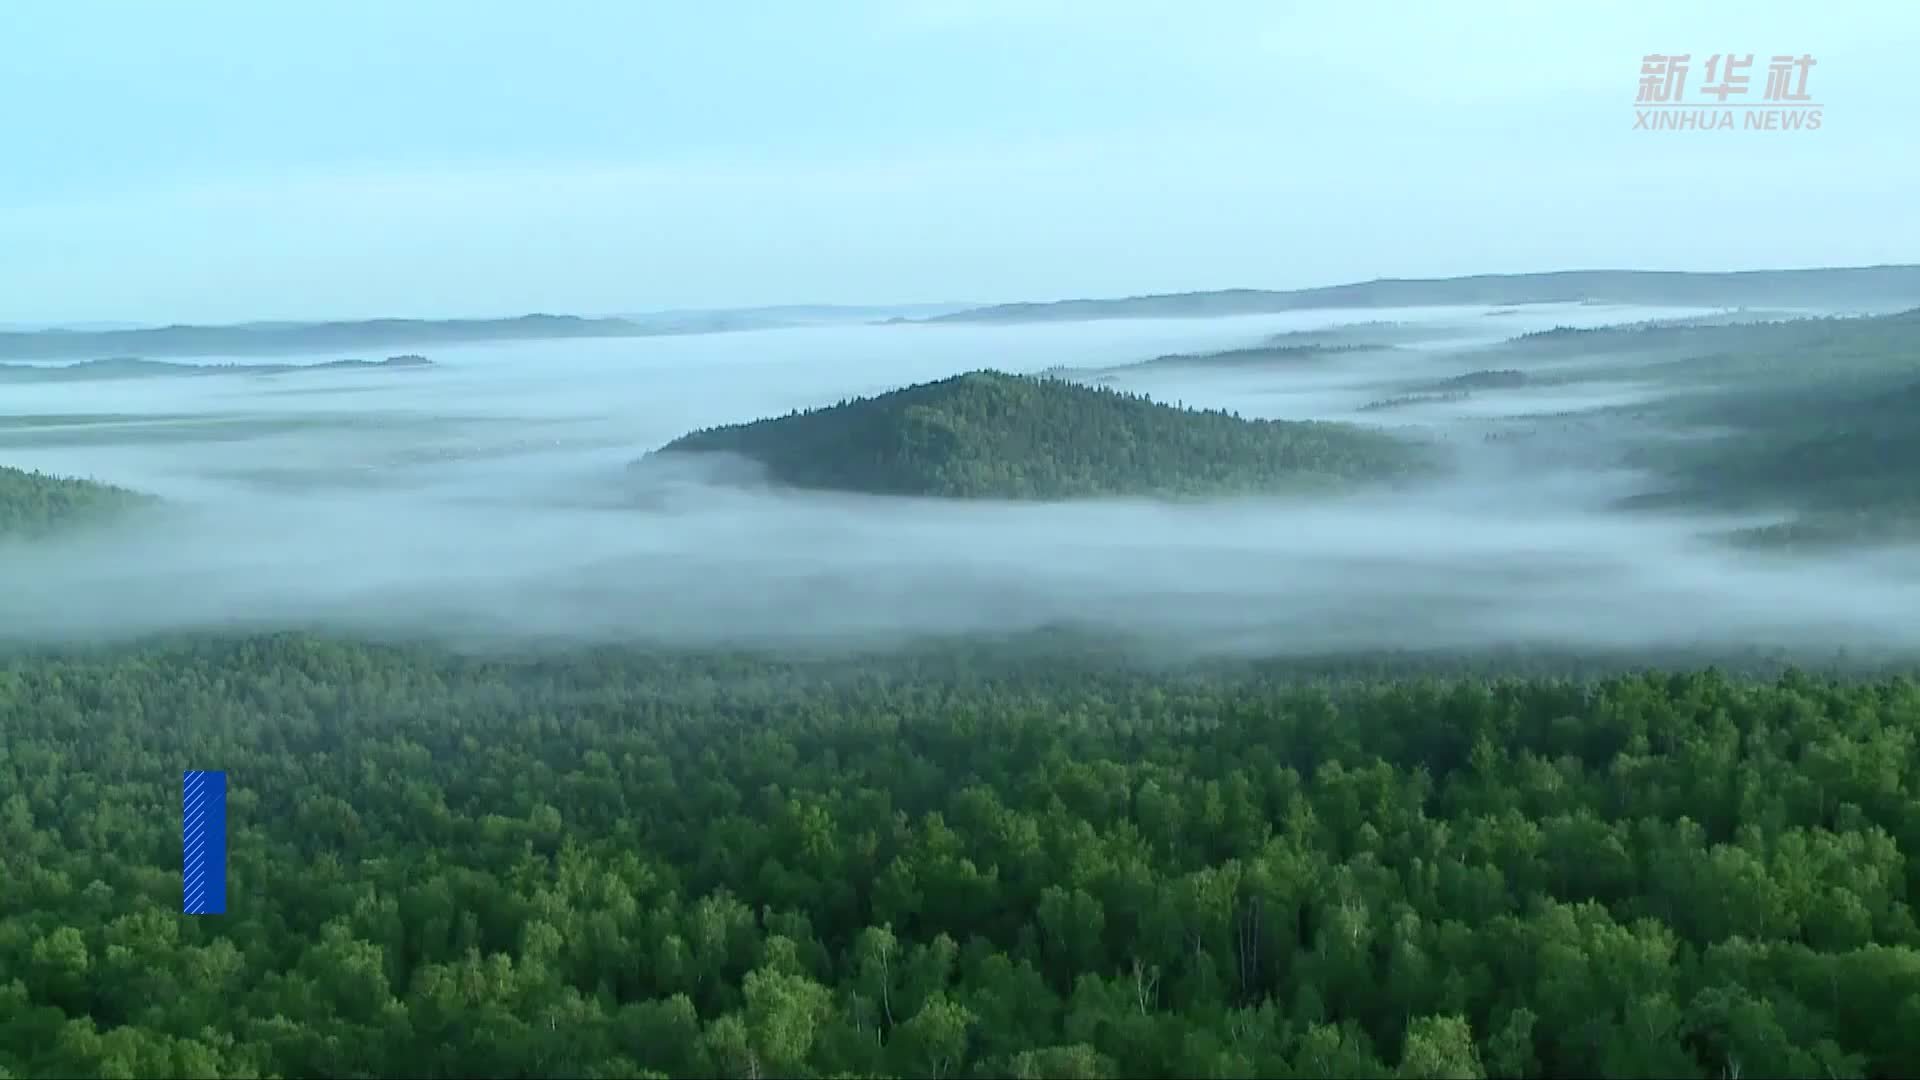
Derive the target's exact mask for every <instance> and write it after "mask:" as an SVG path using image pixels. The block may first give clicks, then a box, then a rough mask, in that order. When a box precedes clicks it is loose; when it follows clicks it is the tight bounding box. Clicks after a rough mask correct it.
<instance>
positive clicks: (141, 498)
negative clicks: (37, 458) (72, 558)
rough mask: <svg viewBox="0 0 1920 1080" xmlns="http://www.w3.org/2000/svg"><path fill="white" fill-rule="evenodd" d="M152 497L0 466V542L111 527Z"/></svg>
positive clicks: (85, 481)
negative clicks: (108, 523)
mask: <svg viewBox="0 0 1920 1080" xmlns="http://www.w3.org/2000/svg"><path fill="white" fill-rule="evenodd" d="M152 501H153V500H152V497H151V496H148V495H142V494H139V493H138V492H133V491H128V490H127V489H125V488H119V487H114V486H112V485H110V484H100V483H95V482H94V481H91V480H75V479H71V478H69V477H64V476H48V475H46V474H45V473H38V472H27V471H25V470H22V469H14V468H9V467H7V466H4V465H0V540H8V539H35V538H39V537H44V536H49V535H52V534H54V533H58V532H61V531H64V530H67V529H72V528H78V527H82V526H86V525H93V524H100V523H103V522H105V521H109V520H111V519H113V518H114V517H116V516H118V515H119V514H122V513H125V512H127V511H129V510H132V509H134V508H136V507H139V506H144V505H148V504H150V503H151V502H152Z"/></svg>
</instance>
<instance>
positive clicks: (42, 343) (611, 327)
mask: <svg viewBox="0 0 1920 1080" xmlns="http://www.w3.org/2000/svg"><path fill="white" fill-rule="evenodd" d="M676 332H683V331H676V330H673V329H671V328H668V327H647V326H642V325H640V324H638V323H635V322H631V321H629V320H626V319H583V318H580V317H578V316H575V315H522V316H520V317H519V318H516V319H438V320H436V319H366V320H362V321H358V322H316V323H297V322H264V323H240V324H236V325H231V326H160V327H152V328H148V329H140V330H92V331H85V330H35V331H26V332H14V333H0V360H85V359H94V358H98V357H115V356H260V355H266V354H272V353H298V352H357V351H360V350H363V349H374V348H389V347H396V346H397V347H408V346H413V347H417V346H422V345H451V344H465V343H473V342H481V341H516V340H518V341H528V340H540V339H549V338H595V337H601V338H604V337H643V336H646V335H650V334H668V333H676Z"/></svg>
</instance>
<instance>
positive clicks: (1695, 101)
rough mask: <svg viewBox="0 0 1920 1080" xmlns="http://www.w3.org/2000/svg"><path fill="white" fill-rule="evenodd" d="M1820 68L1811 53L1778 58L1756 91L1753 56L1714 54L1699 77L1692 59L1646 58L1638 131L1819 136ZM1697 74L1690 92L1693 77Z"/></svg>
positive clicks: (1636, 105)
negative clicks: (1813, 82)
mask: <svg viewBox="0 0 1920 1080" xmlns="http://www.w3.org/2000/svg"><path fill="white" fill-rule="evenodd" d="M1816 63H1817V61H1815V60H1814V58H1813V57H1812V56H1810V55H1808V54H1805V53H1802V54H1801V55H1799V56H1792V55H1787V54H1777V55H1775V56H1773V57H1772V58H1771V59H1769V60H1768V61H1767V69H1766V78H1765V80H1764V81H1762V82H1761V83H1760V84H1759V86H1758V87H1757V88H1756V87H1755V85H1754V75H1755V73H1754V71H1753V66H1754V54H1753V53H1714V54H1713V55H1711V56H1708V57H1707V58H1706V59H1705V60H1704V61H1702V62H1701V63H1700V64H1699V65H1698V68H1697V72H1696V66H1695V64H1694V59H1693V54H1692V53H1648V54H1647V55H1646V56H1643V57H1641V58H1640V92H1639V93H1638V94H1636V95H1635V96H1634V99H1633V129H1634V130H1635V131H1818V130H1820V121H1821V113H1822V109H1823V108H1824V106H1822V105H1821V104H1820V103H1819V102H1817V101H1815V100H1814V98H1813V95H1812V94H1810V93H1808V91H1807V78H1808V75H1809V74H1810V73H1811V72H1812V71H1813V68H1814V65H1815V64H1816ZM1696 74H1697V78H1698V81H1697V82H1695V83H1694V85H1693V86H1692V87H1689V86H1688V82H1689V76H1692V75H1696ZM1756 89H1757V91H1758V93H1757V95H1756V93H1755V91H1756Z"/></svg>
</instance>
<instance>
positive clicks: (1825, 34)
mask: <svg viewBox="0 0 1920 1080" xmlns="http://www.w3.org/2000/svg"><path fill="white" fill-rule="evenodd" d="M1683 9H1684V10H1683ZM1915 42H1920V5H1914V4H1912V3H1910V2H1904V0H1903V2H1897V3H1885V4H1873V3H1849V4H1844V5H1842V4H1831V3H1827V4H1812V3H1794V4H1763V3H1759V2H1757V0H1744V2H1696V3H1690V4H1685V5H1682V4H1675V3H1672V2H1671V0H1661V2H1651V0H1649V2H1644V3H1623V2H1611V3H1590V4H1583V3H1574V2H1567V3H1521V2H1512V3H1496V2H1484V3H1476V2H1464V0H1449V2H1445V3H1425V2H1419V3H1416V2H1414V0H1407V2H1404V3H1363V2H1358V0H1327V2H1325V3H1319V4H1290V3H1282V2H1276V0H1269V2H1246V3H1202V2H1194V3H1176V2H1169V3H1165V4H1140V3H1121V2H1115V0H1107V2H1087V3H1062V2H1048V0H1021V2H1012V0H983V2H979V3H962V2H960V0H947V2H873V3H827V2H821V3H807V4H801V3H790V4H789V3H778V4H776V3H770V2H769V3H758V4H750V3H718V2H700V3H694V2H685V3H646V2H640V0H632V2H611V0H609V2H597V3H596V2H588V0H548V2H546V3H540V4H533V3H527V2H525V0H519V2H493V0H333V2H329V3H314V4H295V3H291V2H289V3H277V2H275V3H261V2H258V0H254V2H240V0H231V2H215V0H169V2H166V3H159V2H148V0H121V2H106V0H7V2H6V3H4V4H0V323H6V322H38V321H58V320H120V319H125V320H135V321H175V320H177V321H236V320H243V319H251V318H319V317H358V316H371V315H419V316H446V315H493V314H513V313H520V312H525V311H532V310H541V311H574V312H607V311H634V310H645V309H649V308H664V307H685V306H728V305H750V304H768V303H787V302H902V301H931V300H982V301H990V300H1005V299H1050V298H1058V297H1067V296H1091V295H1125V294H1130V293H1140V292H1158V291H1173V290H1185V289H1202V288H1218V287H1230V286H1258V287H1291V286H1300V285H1313V284H1323V283H1331V282H1336V281H1344V280H1353V279H1363V278H1368V277H1376V276H1428V275H1445V274H1456V273H1475V272H1488V271H1519V270H1540V269H1554V268H1565V267H1598V266H1604V267H1648V268H1677V269H1696V268H1697V269H1721V268H1739V267H1749V266H1806V265H1823V264H1824V265H1832V264H1858V263H1873V262H1908V261H1920V214H1916V213H1915V212H1914V210H1913V206H1914V192H1916V191H1920V137H1917V136H1916V135H1915V130H1916V129H1915V127H1914V121H1913V119H1912V118H1913V116H1914V115H1916V105H1920V82H1916V78H1920V77H1916V76H1913V75H1912V74H1910V72H1911V71H1912V62H1913V60H1914V59H1915V57H1914V56H1913V50H1914V43H1915ZM1689 50H1690V51H1692V52H1693V53H1695V54H1696V58H1697V59H1698V60H1701V61H1703V60H1704V57H1705V55H1706V54H1709V53H1713V52H1719V51H1733V52H1741V53H1745V52H1753V53H1756V54H1760V61H1759V65H1758V66H1757V67H1756V76H1755V87H1756V89H1757V87H1758V85H1759V84H1760V83H1761V82H1762V81H1764V73H1763V71H1762V70H1761V69H1762V68H1764V64H1765V56H1766V55H1768V54H1771V53H1774V52H1793V53H1802V52H1805V53H1810V54H1812V55H1813V56H1814V57H1815V58H1816V59H1817V61H1818V64H1817V66H1816V68H1815V69H1814V71H1813V73H1812V77H1811V80H1810V84H1809V85H1810V89H1811V90H1812V92H1813V95H1814V96H1815V97H1816V98H1818V99H1820V100H1821V101H1822V102H1823V103H1824V104H1825V105H1826V110H1825V113H1824V117H1823V126H1822V129H1821V130H1820V131H1818V132H1804V131H1802V132H1739V131H1736V132H1706V133H1702V132H1659V133H1649V132H1644V131H1638V132H1637V131H1633V130H1632V122H1633V104H1632V102H1633V94H1634V90H1635V86H1636V82H1637V79H1638V68H1639V61H1640V57H1641V56H1642V54H1644V53H1648V52H1654V51H1676V52H1677V51H1689ZM1696 74H1697V73H1696Z"/></svg>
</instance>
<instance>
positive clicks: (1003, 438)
mask: <svg viewBox="0 0 1920 1080" xmlns="http://www.w3.org/2000/svg"><path fill="white" fill-rule="evenodd" d="M704 454H712V455H723V456H728V457H732V458H744V459H746V460H747V461H749V462H751V463H753V464H754V465H755V466H757V467H758V468H759V469H760V470H763V471H764V474H765V476H766V477H767V478H768V479H770V480H772V481H774V482H776V483H780V484H785V485H789V486H794V487H802V488H815V489H825V490H839V491H852V492H862V493H867V494H881V495H926V496H942V497H956V498H1006V499H1069V498H1079V497H1088V496H1100V495H1156V496H1178V495H1215V494H1240V493H1257V492H1279V491H1288V490H1303V489H1324V488H1328V487H1338V486H1343V485H1347V484H1353V483H1358V482H1364V481H1370V480H1384V479H1388V478H1391V477H1396V476H1402V475H1406V474H1408V473H1410V472H1412V471H1416V470H1418V469H1419V468H1420V467H1421V465H1422V464H1423V462H1422V458H1421V456H1420V454H1419V452H1418V450H1417V449H1416V448H1415V447H1412V446H1410V445H1408V444H1406V443H1403V442H1401V441H1399V440H1397V439H1395V438H1393V437H1391V436H1389V435H1385V434H1382V433H1379V432H1375V431H1371V430H1367V429H1364V428H1359V427H1354V426H1351V425H1344V424H1332V423H1317V422H1315V423H1295V422H1287V421H1266V420H1245V419H1241V418H1240V417H1238V416H1235V415H1232V414H1230V413H1225V412H1215V411H1198V410H1192V409H1183V408H1176V407H1174V406H1170V405H1165V404H1161V403H1157V402H1154V401H1151V400H1149V399H1147V398H1145V397H1140V396H1136V395H1131V394H1123V393H1119V392H1115V391H1112V390H1108V389H1104V388H1096V387H1088V386H1084V385H1080V384H1076V383H1069V382H1065V381H1061V380H1057V379H1047V378H1034V377H1028V376H1014V375H1006V374H1002V373H999V372H992V371H978V372H972V373H969V374H965V375H958V376H954V377H952V378H949V379H944V380H941V381H939V382H932V383H923V384H921V385H918V386H911V387H908V388H906V389H903V390H896V391H893V392H891V393H887V394H881V395H879V396H878V397H873V398H862V399H858V400H853V401H845V402H841V403H840V404H838V405H834V406H831V407H828V408H824V409H815V410H810V411H807V412H796V413H792V414H789V415H787V416H783V417H778V418H773V419H766V420H759V421H755V422H753V423H747V424H736V425H729V426H725V427H718V428H710V429H707V430H704V431H697V432H694V433H692V434H689V435H686V436H683V437H681V438H679V439H675V440H674V441H673V442H671V443H668V444H667V445H666V446H664V447H662V448H660V450H658V451H655V452H654V453H653V454H650V455H648V456H647V457H646V458H643V459H642V460H641V461H640V462H637V463H636V467H637V468H638V469H639V470H640V471H641V472H643V473H644V472H645V471H646V470H647V468H649V467H650V466H655V465H660V464H662V463H664V462H667V461H670V460H673V459H676V458H684V457H686V456H689V455H704Z"/></svg>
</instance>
